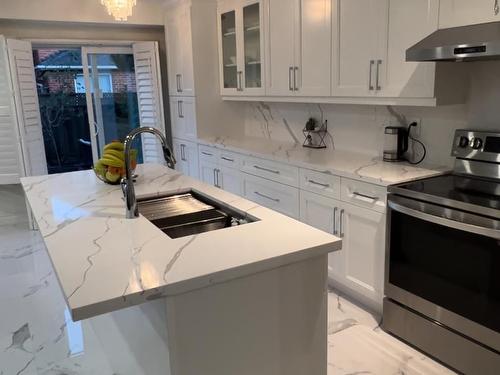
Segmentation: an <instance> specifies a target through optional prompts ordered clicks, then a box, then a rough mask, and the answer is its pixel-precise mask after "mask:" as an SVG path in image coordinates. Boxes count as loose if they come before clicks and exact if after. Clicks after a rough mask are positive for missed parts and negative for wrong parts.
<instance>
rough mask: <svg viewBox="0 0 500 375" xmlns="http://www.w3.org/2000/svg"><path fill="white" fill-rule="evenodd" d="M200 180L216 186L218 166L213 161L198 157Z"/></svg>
mask: <svg viewBox="0 0 500 375" xmlns="http://www.w3.org/2000/svg"><path fill="white" fill-rule="evenodd" d="M199 163H200V180H201V181H203V182H205V183H207V184H209V185H213V186H216V187H218V184H217V170H218V168H219V166H218V165H217V164H215V163H211V162H209V161H206V160H203V159H200V161H199Z"/></svg>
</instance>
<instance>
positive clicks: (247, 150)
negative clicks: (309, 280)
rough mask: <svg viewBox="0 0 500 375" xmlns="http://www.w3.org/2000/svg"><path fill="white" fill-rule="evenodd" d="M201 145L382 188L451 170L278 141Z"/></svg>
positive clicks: (208, 141) (205, 141)
mask: <svg viewBox="0 0 500 375" xmlns="http://www.w3.org/2000/svg"><path fill="white" fill-rule="evenodd" d="M198 142H199V143H201V144H205V145H207V146H215V147H217V148H220V149H226V150H230V151H234V152H240V153H242V154H244V155H250V156H255V157H260V158H266V159H271V160H275V161H279V162H284V163H288V164H291V165H295V166H298V167H302V168H308V169H312V170H316V171H319V172H323V173H330V174H334V175H337V176H341V177H347V178H351V179H355V180H359V181H364V182H369V183H372V184H376V185H380V186H388V185H393V184H398V183H402V182H407V181H413V180H417V179H421V178H425V177H432V176H437V175H440V174H442V173H443V172H445V171H447V170H448V169H449V168H447V167H424V166H414V165H410V164H408V163H388V162H384V161H383V160H382V158H381V157H378V156H369V155H365V154H361V153H359V152H352V151H344V150H331V149H322V150H314V149H310V148H304V147H302V144H298V143H293V142H290V143H286V142H277V141H274V140H271V139H265V138H256V137H244V138H243V139H239V140H236V139H232V138H227V137H209V138H204V139H199V140H198Z"/></svg>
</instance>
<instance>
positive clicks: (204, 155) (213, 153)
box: [198, 145, 219, 165]
mask: <svg viewBox="0 0 500 375" xmlns="http://www.w3.org/2000/svg"><path fill="white" fill-rule="evenodd" d="M198 152H199V156H200V161H202V160H203V161H207V162H209V163H214V164H217V165H218V164H219V150H217V149H216V148H215V147H210V146H205V145H199V146H198Z"/></svg>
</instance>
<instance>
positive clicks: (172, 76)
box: [165, 2, 195, 96]
mask: <svg viewBox="0 0 500 375" xmlns="http://www.w3.org/2000/svg"><path fill="white" fill-rule="evenodd" d="M165 38H166V43H167V69H168V87H169V93H170V96H194V95H195V90H194V72H193V50H192V34H191V4H190V3H189V2H180V3H178V4H176V5H175V6H171V7H170V8H169V10H168V11H167V13H166V17H165Z"/></svg>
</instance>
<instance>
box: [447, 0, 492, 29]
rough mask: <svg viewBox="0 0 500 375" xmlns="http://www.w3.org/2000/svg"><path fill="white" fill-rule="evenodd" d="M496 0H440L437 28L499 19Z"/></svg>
mask: <svg viewBox="0 0 500 375" xmlns="http://www.w3.org/2000/svg"><path fill="white" fill-rule="evenodd" d="M498 6H499V3H498V1H496V0H473V1H471V0H441V3H440V5H439V7H440V10H439V28H440V29H446V28H448V27H457V26H464V25H474V24H477V23H485V22H495V21H500V14H499V11H500V8H498Z"/></svg>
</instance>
